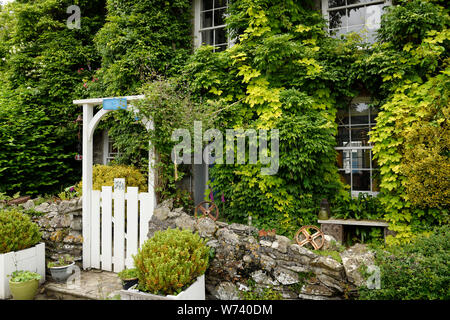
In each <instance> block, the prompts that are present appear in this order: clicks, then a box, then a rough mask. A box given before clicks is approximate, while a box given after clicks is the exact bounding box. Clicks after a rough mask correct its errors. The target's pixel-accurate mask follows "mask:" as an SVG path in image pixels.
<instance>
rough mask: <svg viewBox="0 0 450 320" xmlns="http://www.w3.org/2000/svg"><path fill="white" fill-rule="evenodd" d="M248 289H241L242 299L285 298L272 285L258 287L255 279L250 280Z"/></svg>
mask: <svg viewBox="0 0 450 320" xmlns="http://www.w3.org/2000/svg"><path fill="white" fill-rule="evenodd" d="M247 284H248V287H249V288H248V290H247V291H240V292H239V293H240V295H241V297H242V300H283V296H282V295H281V293H280V292H279V291H276V290H275V289H274V288H273V287H272V286H268V287H264V288H262V287H257V286H256V283H255V281H253V280H248V282H247Z"/></svg>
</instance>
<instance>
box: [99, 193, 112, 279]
mask: <svg viewBox="0 0 450 320" xmlns="http://www.w3.org/2000/svg"><path fill="white" fill-rule="evenodd" d="M111 217H112V187H110V186H103V187H102V255H101V257H102V270H106V271H112V219H111Z"/></svg>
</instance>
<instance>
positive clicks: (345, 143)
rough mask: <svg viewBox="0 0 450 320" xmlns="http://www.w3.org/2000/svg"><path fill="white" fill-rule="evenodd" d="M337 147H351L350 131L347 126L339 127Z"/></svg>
mask: <svg viewBox="0 0 450 320" xmlns="http://www.w3.org/2000/svg"><path fill="white" fill-rule="evenodd" d="M337 146H338V147H349V146H350V130H349V128H348V127H347V126H345V127H338V135H337Z"/></svg>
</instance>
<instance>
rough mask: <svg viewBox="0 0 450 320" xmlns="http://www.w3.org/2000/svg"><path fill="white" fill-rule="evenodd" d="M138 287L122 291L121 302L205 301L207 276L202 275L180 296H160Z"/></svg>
mask: <svg viewBox="0 0 450 320" xmlns="http://www.w3.org/2000/svg"><path fill="white" fill-rule="evenodd" d="M135 287H136V286H133V287H131V288H130V289H128V290H121V291H120V297H121V300H205V275H204V274H203V275H201V276H200V277H198V278H197V280H196V281H195V282H194V283H193V284H192V285H191V286H189V288H187V289H186V290H184V291H181V292H180V293H179V294H178V295H176V296H172V295H167V296H159V295H156V294H151V293H147V292H142V291H139V290H137V289H135Z"/></svg>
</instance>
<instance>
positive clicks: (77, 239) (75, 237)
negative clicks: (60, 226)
mask: <svg viewBox="0 0 450 320" xmlns="http://www.w3.org/2000/svg"><path fill="white" fill-rule="evenodd" d="M63 242H64V243H82V242H83V237H82V236H81V233H80V232H78V231H70V232H69V235H67V236H66V237H65V238H64V240H63Z"/></svg>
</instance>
